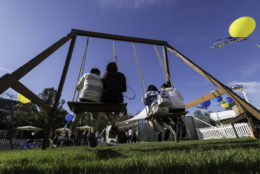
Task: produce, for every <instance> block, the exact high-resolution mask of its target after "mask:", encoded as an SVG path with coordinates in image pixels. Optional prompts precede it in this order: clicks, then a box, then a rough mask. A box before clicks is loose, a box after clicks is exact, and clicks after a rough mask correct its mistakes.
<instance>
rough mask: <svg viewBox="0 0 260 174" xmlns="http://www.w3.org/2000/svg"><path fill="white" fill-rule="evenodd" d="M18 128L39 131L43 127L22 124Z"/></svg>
mask: <svg viewBox="0 0 260 174" xmlns="http://www.w3.org/2000/svg"><path fill="white" fill-rule="evenodd" d="M16 129H17V130H25V131H38V130H42V129H41V128H38V127H34V126H20V127H17V128H16Z"/></svg>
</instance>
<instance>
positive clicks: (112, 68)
mask: <svg viewBox="0 0 260 174" xmlns="http://www.w3.org/2000/svg"><path fill="white" fill-rule="evenodd" d="M117 71H118V70H117V65H116V63H115V62H110V63H109V64H107V68H106V73H108V74H110V73H114V72H117Z"/></svg>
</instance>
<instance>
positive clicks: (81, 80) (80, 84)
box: [76, 75, 85, 91]
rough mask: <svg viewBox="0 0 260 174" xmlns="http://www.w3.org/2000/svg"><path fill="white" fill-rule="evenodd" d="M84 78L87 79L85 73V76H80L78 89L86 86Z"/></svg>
mask: <svg viewBox="0 0 260 174" xmlns="http://www.w3.org/2000/svg"><path fill="white" fill-rule="evenodd" d="M84 80H85V76H84V75H83V76H82V77H81V78H80V80H79V82H78V84H77V86H76V89H77V90H78V91H79V90H81V89H82V88H83V86H84Z"/></svg>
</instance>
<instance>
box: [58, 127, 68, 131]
mask: <svg viewBox="0 0 260 174" xmlns="http://www.w3.org/2000/svg"><path fill="white" fill-rule="evenodd" d="M56 131H57V132H70V129H68V128H64V127H63V128H59V129H56Z"/></svg>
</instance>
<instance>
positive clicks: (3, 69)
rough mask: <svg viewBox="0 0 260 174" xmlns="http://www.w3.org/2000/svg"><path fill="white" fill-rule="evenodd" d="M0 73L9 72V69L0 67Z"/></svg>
mask: <svg viewBox="0 0 260 174" xmlns="http://www.w3.org/2000/svg"><path fill="white" fill-rule="evenodd" d="M0 71H3V72H8V73H9V72H11V71H10V70H9V69H6V68H4V67H0Z"/></svg>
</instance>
